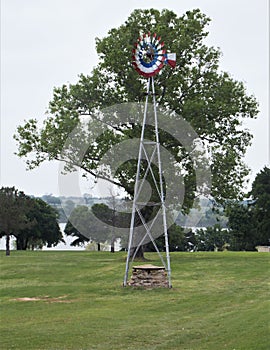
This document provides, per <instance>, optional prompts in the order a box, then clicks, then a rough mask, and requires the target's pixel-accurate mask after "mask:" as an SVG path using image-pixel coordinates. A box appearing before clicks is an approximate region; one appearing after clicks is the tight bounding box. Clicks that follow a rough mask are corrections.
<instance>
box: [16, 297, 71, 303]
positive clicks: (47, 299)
mask: <svg viewBox="0 0 270 350" xmlns="http://www.w3.org/2000/svg"><path fill="white" fill-rule="evenodd" d="M66 297H67V296H66V295H62V296H60V297H56V298H51V297H49V296H47V295H46V296H43V297H23V298H15V299H12V300H15V301H25V302H26V301H45V302H47V303H72V300H69V299H65V298H66Z"/></svg>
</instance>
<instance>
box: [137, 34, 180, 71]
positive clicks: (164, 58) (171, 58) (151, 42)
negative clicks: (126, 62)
mask: <svg viewBox="0 0 270 350" xmlns="http://www.w3.org/2000/svg"><path fill="white" fill-rule="evenodd" d="M132 63H133V65H134V67H135V69H136V71H137V72H138V73H139V74H140V75H142V76H144V77H146V78H150V77H153V76H154V75H156V74H158V73H159V71H160V70H161V69H162V68H163V66H164V64H169V65H170V66H171V67H172V68H174V67H175V66H176V54H175V53H167V52H166V49H165V48H164V42H161V37H157V34H156V33H155V34H154V35H153V36H151V34H150V33H148V34H143V36H142V37H140V38H138V40H137V42H136V43H135V48H134V49H133V56H132Z"/></svg>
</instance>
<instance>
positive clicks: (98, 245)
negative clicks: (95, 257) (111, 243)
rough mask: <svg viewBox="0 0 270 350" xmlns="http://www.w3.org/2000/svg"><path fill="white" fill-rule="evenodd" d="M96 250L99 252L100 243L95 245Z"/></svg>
mask: <svg viewBox="0 0 270 350" xmlns="http://www.w3.org/2000/svg"><path fill="white" fill-rule="evenodd" d="M97 250H98V252H100V243H98V244H97Z"/></svg>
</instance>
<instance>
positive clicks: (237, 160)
mask: <svg viewBox="0 0 270 350" xmlns="http://www.w3.org/2000/svg"><path fill="white" fill-rule="evenodd" d="M209 22H210V19H209V18H208V17H207V16H206V15H204V14H203V13H202V12H201V11H200V10H192V11H188V12H186V13H185V14H184V15H183V16H177V15H176V14H175V13H174V12H172V11H169V10H163V11H161V12H160V11H158V10H155V9H149V10H135V11H134V12H133V13H132V14H131V15H130V16H129V17H128V19H127V20H126V22H125V23H124V24H123V25H121V26H120V27H119V28H114V29H111V30H110V31H109V32H108V35H107V36H105V37H104V38H102V39H96V49H97V53H98V55H99V63H98V65H97V66H96V67H95V68H94V69H93V71H92V72H91V73H90V74H89V75H83V74H81V75H80V76H79V80H78V82H77V83H76V84H69V85H63V86H62V87H58V88H55V89H54V93H53V98H52V100H51V102H50V104H49V109H48V116H47V118H46V119H45V120H44V122H43V126H42V127H41V128H40V127H39V126H38V122H37V120H35V119H30V120H28V121H26V122H25V124H24V125H22V126H20V127H19V128H18V129H17V134H16V135H15V138H16V140H17V141H18V155H19V157H25V158H26V159H27V161H26V162H27V166H28V168H30V169H32V168H35V167H37V166H39V165H40V164H41V163H42V162H44V161H46V160H55V159H56V160H62V161H64V162H65V164H66V168H65V169H66V170H67V171H73V170H74V169H75V168H76V166H78V167H80V168H81V169H82V170H83V171H84V173H85V175H86V176H93V177H96V178H98V177H100V178H105V179H109V181H111V182H113V183H116V184H118V185H119V186H121V187H122V188H124V189H125V191H126V192H127V194H128V195H129V196H130V197H132V196H133V189H134V182H135V172H136V161H134V160H130V161H126V162H124V164H122V165H121V166H120V167H119V169H118V171H117V172H116V173H114V175H113V177H111V176H109V175H108V174H109V172H104V167H102V168H100V167H99V162H100V160H101V158H102V157H103V155H104V154H106V152H107V151H108V150H109V149H110V147H112V146H113V145H115V144H117V143H119V142H122V141H124V140H130V139H132V138H138V137H139V135H140V130H141V125H140V123H138V121H137V120H136V116H134V119H133V122H130V123H126V124H121V125H119V124H118V125H117V123H115V122H112V119H110V118H111V116H110V115H106V112H103V114H102V113H97V111H100V110H102V109H104V108H105V107H109V106H113V105H114V104H119V103H125V102H142V101H143V100H144V98H145V85H146V80H145V79H144V78H142V77H141V76H139V75H138V74H137V72H136V71H135V70H134V68H133V66H132V60H131V56H132V50H133V48H134V42H135V41H136V40H137V38H138V37H139V36H140V35H141V34H142V33H145V32H147V33H148V32H151V33H157V34H158V35H160V36H161V37H162V39H163V40H164V42H165V43H166V47H167V49H168V50H169V51H171V52H175V53H176V54H177V65H176V68H175V69H174V70H172V69H169V68H166V67H165V68H164V69H163V70H162V71H161V72H160V73H159V74H158V75H157V76H156V77H155V82H156V84H155V85H156V96H157V102H158V104H159V106H161V107H162V108H163V109H164V110H165V111H167V115H168V120H169V119H170V120H178V119H179V118H184V120H186V121H187V122H188V123H189V124H190V125H191V126H192V127H193V129H194V130H195V131H196V132H197V134H198V135H199V137H200V138H201V141H202V142H203V144H204V146H205V147H206V148H207V149H208V154H209V164H210V166H211V172H212V187H211V195H212V196H213V197H214V198H215V199H216V200H217V201H220V202H222V201H224V200H225V199H228V198H238V197H239V196H240V195H241V188H242V185H243V182H244V180H245V176H246V175H247V174H248V169H247V167H246V166H245V164H244V163H243V156H244V154H245V152H246V149H247V147H248V146H249V145H250V143H251V139H252V135H251V134H250V132H249V131H248V130H246V129H244V127H243V126H242V122H243V120H246V119H247V118H254V117H255V116H256V114H257V113H258V109H257V107H258V106H257V102H256V100H255V98H254V96H249V95H248V94H247V92H246V89H245V86H244V84H243V83H242V82H239V81H236V80H235V79H233V78H232V77H231V76H230V74H228V73H226V72H222V71H221V70H220V69H219V59H220V55H221V53H220V51H219V49H216V48H213V47H209V46H207V45H206V44H205V38H206V37H207V35H208V32H207V26H208V24H209ZM130 113H131V114H132V111H130ZM85 116H89V117H90V119H91V120H92V121H96V120H99V121H100V122H101V124H102V125H103V126H104V129H102V132H100V135H99V137H98V139H95V140H94V141H95V142H91V143H89V145H88V149H87V151H86V152H85V154H84V157H83V159H82V160H81V159H80V161H78V157H75V155H76V153H78V152H76V150H75V149H74V146H73V145H72V144H70V146H69V147H68V148H67V149H66V150H65V152H63V147H64V145H65V143H66V140H67V139H68V138H69V137H70V133H71V132H72V131H73V130H74V128H75V127H76V126H78V123H79V121H81V120H82V118H85ZM173 118H175V119H173ZM115 120H116V119H114V121H115ZM108 125H109V127H108ZM95 128H97V126H96V127H95V125H94V126H91V127H89V128H81V129H78V130H77V132H76V133H74V134H73V136H72V137H73V139H76V142H77V146H78V145H79V146H80V145H81V144H82V142H83V141H87V140H89V139H91V134H92V135H93V134H94V131H95V130H94V129H95ZM146 131H147V132H148V135H147V137H148V138H150V139H151V138H153V134H154V133H153V130H152V129H151V128H150V127H148V129H147V130H146ZM92 140H93V138H92ZM160 143H161V144H162V146H163V147H165V148H166V149H167V150H168V151H169V152H170V154H171V155H172V156H173V158H174V163H175V169H178V168H177V166H178V167H179V168H180V169H181V176H182V178H183V179H184V183H185V200H184V201H183V205H182V209H183V210H188V209H189V208H190V207H191V205H192V201H193V199H194V196H195V191H196V186H195V183H196V176H195V172H194V164H193V162H192V159H191V157H190V155H189V153H188V151H187V150H186V149H185V148H184V146H183V144H181V142H179V141H178V140H176V139H175V138H174V137H173V136H172V135H169V134H168V133H167V132H165V131H164V130H160ZM65 147H66V146H65ZM142 166H143V165H142ZM179 182H180V180H179ZM150 183H151V181H150ZM174 186H175V187H177V186H178V183H174ZM153 197H155V193H154V192H153ZM152 199H153V198H152ZM152 199H151V200H152ZM153 211H154V209H153V208H152V212H149V210H145V212H144V213H143V214H144V215H145V217H146V218H147V217H148V219H149V218H151V215H152V216H153Z"/></svg>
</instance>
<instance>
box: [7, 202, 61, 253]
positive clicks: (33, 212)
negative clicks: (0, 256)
mask: <svg viewBox="0 0 270 350" xmlns="http://www.w3.org/2000/svg"><path fill="white" fill-rule="evenodd" d="M26 217H27V219H28V220H29V221H30V222H31V223H32V225H31V226H30V227H25V228H22V229H19V230H16V231H14V233H13V235H14V236H15V237H16V246H17V250H26V249H29V248H32V249H33V248H35V247H43V246H44V245H47V247H49V248H50V247H52V246H56V245H57V244H58V243H60V242H64V240H63V235H62V232H61V230H60V227H59V225H58V222H57V220H58V217H59V214H58V212H57V210H56V209H54V208H53V207H51V206H50V205H49V204H47V203H46V202H44V201H43V200H42V199H40V198H31V209H30V210H29V211H28V213H27V214H26Z"/></svg>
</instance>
